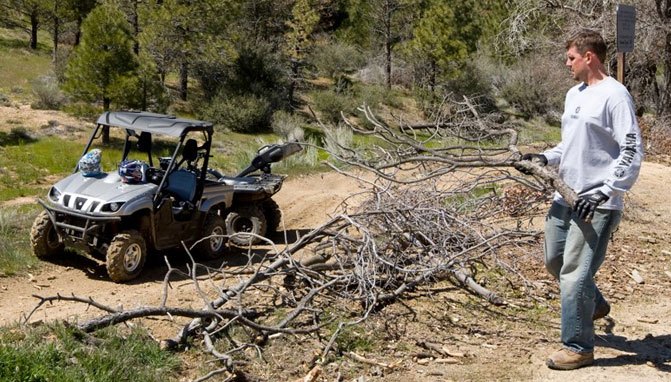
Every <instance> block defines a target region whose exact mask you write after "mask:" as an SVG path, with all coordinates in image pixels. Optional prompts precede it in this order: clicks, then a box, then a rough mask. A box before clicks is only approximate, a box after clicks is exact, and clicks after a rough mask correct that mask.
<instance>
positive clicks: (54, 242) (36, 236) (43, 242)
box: [30, 211, 65, 259]
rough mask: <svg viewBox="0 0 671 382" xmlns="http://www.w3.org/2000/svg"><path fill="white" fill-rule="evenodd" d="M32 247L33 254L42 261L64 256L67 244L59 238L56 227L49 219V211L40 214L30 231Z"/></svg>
mask: <svg viewBox="0 0 671 382" xmlns="http://www.w3.org/2000/svg"><path fill="white" fill-rule="evenodd" d="M30 245H31V247H32V248H33V253H34V254H35V256H37V257H38V258H40V259H46V258H49V257H55V256H58V255H61V254H63V251H64V250H65V244H63V242H62V241H61V239H60V238H59V237H58V232H56V227H54V223H53V222H52V221H51V219H50V218H49V214H48V213H47V211H42V212H40V214H39V215H37V217H36V218H35V221H34V222H33V226H32V228H31V229H30Z"/></svg>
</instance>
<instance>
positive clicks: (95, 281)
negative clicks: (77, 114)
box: [0, 110, 671, 382]
mask: <svg viewBox="0 0 671 382" xmlns="http://www.w3.org/2000/svg"><path fill="white" fill-rule="evenodd" d="M2 113H3V110H0V117H1V114H2ZM25 113H26V111H25V110H20V111H18V112H17V114H16V115H14V114H12V116H10V117H6V118H5V119H4V120H3V119H2V118H0V125H5V126H6V121H7V118H9V119H10V120H12V119H13V120H22V119H20V118H23V117H21V116H22V115H24V114H25ZM49 118H52V116H51V115H49V116H47V117H44V118H42V119H46V120H49ZM42 119H39V118H37V119H36V120H37V121H41V120H42ZM22 121H23V120H22ZM21 123H22V124H23V123H26V124H30V123H31V122H30V121H28V120H26V121H25V122H21ZM669 184H671V168H669V167H667V166H665V165H662V164H656V163H651V162H646V163H645V164H644V166H643V170H642V174H641V177H640V179H639V182H638V183H637V185H636V186H635V188H634V190H633V191H632V192H631V194H630V198H629V206H628V207H629V210H628V212H627V215H628V216H630V218H628V219H625V220H624V221H623V223H622V224H621V227H620V230H619V231H618V233H617V234H616V239H615V242H614V245H613V247H612V248H613V250H612V251H611V252H616V254H617V256H613V255H609V257H608V259H607V260H606V263H605V264H604V267H603V268H602V271H601V272H600V275H599V277H601V278H602V279H603V281H604V285H605V291H606V292H607V293H608V296H609V297H610V296H615V297H614V298H613V299H612V300H611V301H612V302H613V310H612V312H611V317H612V321H602V322H600V323H599V327H598V331H597V334H598V336H599V339H598V342H597V349H596V358H597V360H596V363H595V365H594V366H592V367H588V368H584V369H580V370H576V371H569V372H556V371H551V370H549V369H548V368H546V367H545V365H544V359H545V357H546V355H547V354H549V353H550V352H552V351H554V350H556V349H557V348H558V342H557V339H558V336H559V317H558V314H557V313H555V314H552V315H551V316H550V317H551V318H550V322H547V323H545V324H546V327H545V328H544V329H543V328H541V329H539V328H538V327H531V326H529V324H527V323H523V322H522V323H519V322H517V323H516V322H513V323H510V322H497V323H496V325H501V327H500V328H497V330H498V331H499V332H501V333H505V335H502V336H498V335H497V334H491V333H490V334H484V335H479V334H478V333H477V332H476V333H475V334H472V335H469V337H468V339H463V340H462V341H461V342H460V343H459V345H458V346H459V349H460V350H461V351H464V352H466V353H467V354H468V357H467V358H466V359H464V360H462V361H461V362H459V364H457V365H451V364H447V363H438V362H429V363H425V364H420V363H418V362H416V361H413V360H412V357H405V353H403V352H402V351H400V350H399V351H398V353H399V354H401V355H400V356H397V355H396V353H391V352H390V353H389V354H378V355H372V356H371V358H377V359H380V360H383V359H384V360H386V361H387V362H388V363H394V362H395V361H396V360H397V359H395V357H396V358H397V357H405V358H401V360H402V361H403V362H402V363H401V365H400V366H399V367H398V368H397V369H395V370H393V371H390V372H387V374H386V375H384V374H381V375H377V376H376V375H371V374H366V373H363V374H362V375H366V380H367V381H398V382H400V381H461V380H479V381H489V380H515V381H517V380H531V381H558V382H559V381H561V382H563V381H566V380H571V381H608V382H616V381H632V380H636V381H669V380H671V293H669V290H671V227H670V226H669V224H668V222H669V220H671V192H669V187H668V185H669ZM356 190H357V184H356V182H354V181H353V180H351V179H348V178H346V177H344V176H341V175H338V174H333V173H330V174H318V175H310V176H299V177H290V178H289V179H288V181H287V182H286V183H285V185H284V187H283V189H282V191H280V193H279V194H278V195H277V196H276V200H277V202H278V204H279V205H280V207H281V208H282V210H283V213H284V223H283V224H284V227H285V228H286V229H287V231H290V232H294V231H296V230H298V231H301V230H307V229H311V228H315V227H317V226H319V225H320V224H322V223H323V222H325V221H326V220H327V219H328V215H329V214H333V213H334V212H335V211H336V209H337V207H338V205H339V203H340V201H341V200H343V199H344V198H346V197H347V196H349V195H351V194H352V193H354V192H356ZM19 202H21V203H25V202H30V201H29V200H28V201H26V200H22V201H19ZM628 253H631V254H632V257H631V258H628V257H627V254H628ZM233 256H234V257H235V258H227V259H225V260H224V261H227V262H235V261H240V259H241V256H240V254H237V255H233ZM171 261H172V264H173V265H175V266H177V267H181V268H184V267H185V266H186V264H187V259H186V258H184V256H176V257H174V258H173V259H172V260H171ZM208 265H211V266H214V267H216V266H219V265H220V263H218V264H208ZM632 269H636V270H637V271H638V272H639V273H640V274H641V275H642V276H643V277H644V278H645V283H643V284H638V283H636V282H635V281H634V280H633V279H632V278H631V277H630V273H631V270H632ZM166 270H167V266H166V264H165V263H164V261H163V259H159V258H157V259H153V260H152V261H149V262H148V264H147V269H146V271H145V272H144V273H143V275H142V276H141V277H140V279H138V280H136V281H135V282H132V283H130V284H115V283H113V282H111V281H109V280H108V279H107V276H106V273H105V268H104V265H103V264H101V263H100V262H96V261H94V260H92V259H88V258H85V257H81V256H73V257H69V258H66V259H63V260H59V261H58V262H55V263H46V264H45V265H44V266H43V267H41V268H40V271H39V272H34V273H32V274H30V275H27V276H18V277H9V278H7V277H5V278H0V325H7V324H10V323H13V322H17V321H19V320H21V319H22V317H23V316H24V315H26V314H28V313H29V312H30V311H31V310H32V309H33V308H34V307H35V306H36V303H37V301H38V300H37V299H36V298H35V297H33V295H34V294H37V295H41V296H55V295H56V294H60V295H62V296H70V295H72V294H75V295H77V296H80V297H91V298H92V299H94V300H96V301H97V302H99V303H101V304H105V305H108V306H110V307H119V306H123V307H124V308H133V307H136V306H141V305H156V304H159V303H160V302H161V298H162V293H163V291H164V283H163V278H164V275H165V272H166ZM539 272H542V269H539ZM667 272H668V273H667ZM602 276H603V277H602ZM600 285H601V284H600ZM192 289H193V288H192V286H191V282H190V280H184V279H181V280H180V279H176V280H174V281H173V282H171V284H170V287H169V288H168V289H167V291H168V296H167V298H168V303H169V304H180V305H181V306H192V307H194V308H200V307H201V306H202V302H201V301H200V300H199V297H198V295H197V294H196V293H194V291H193V290H192ZM427 309H433V310H435V311H441V310H444V309H446V307H445V306H433V307H428V308H427ZM97 314H99V311H98V310H97V309H94V308H88V309H87V306H86V305H84V304H76V303H67V302H61V303H56V304H46V305H45V306H43V307H41V308H40V309H39V310H38V311H37V312H36V313H34V314H33V316H32V318H31V321H32V322H35V321H39V320H45V321H46V320H54V319H72V320H76V319H80V320H81V319H83V318H86V317H90V316H92V315H97ZM512 321H514V320H512ZM181 323H182V322H180V321H179V320H177V321H176V322H173V321H170V320H168V319H153V320H145V322H144V324H147V325H148V326H150V327H151V329H152V332H153V334H154V335H155V336H156V337H158V338H165V337H171V336H173V335H174V334H175V333H176V330H177V329H178V328H179V327H180V324H181ZM547 327H549V328H550V329H549V330H548V329H547ZM432 330H434V329H432V328H427V329H426V330H425V331H424V333H423V335H427V336H429V337H428V338H426V339H427V340H430V339H431V338H430V337H431V332H432ZM494 333H497V331H494ZM440 334H441V335H442V336H441V338H442V337H443V336H444V337H446V338H449V337H450V334H449V333H447V332H445V333H440ZM455 343H456V342H455ZM390 346H391V345H390ZM454 346H457V345H454ZM406 358H407V359H406ZM327 380H334V379H333V378H331V379H328V378H327Z"/></svg>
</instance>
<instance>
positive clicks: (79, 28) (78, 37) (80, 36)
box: [75, 16, 84, 46]
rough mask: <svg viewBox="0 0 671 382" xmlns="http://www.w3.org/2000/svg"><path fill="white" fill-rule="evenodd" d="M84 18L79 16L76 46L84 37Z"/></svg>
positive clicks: (76, 29)
mask: <svg viewBox="0 0 671 382" xmlns="http://www.w3.org/2000/svg"><path fill="white" fill-rule="evenodd" d="M83 22H84V20H82V18H81V16H78V17H77V28H75V46H79V41H80V40H81V39H82V23H83Z"/></svg>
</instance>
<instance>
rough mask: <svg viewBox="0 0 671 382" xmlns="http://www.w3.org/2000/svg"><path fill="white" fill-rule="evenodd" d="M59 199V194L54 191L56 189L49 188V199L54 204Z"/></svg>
mask: <svg viewBox="0 0 671 382" xmlns="http://www.w3.org/2000/svg"><path fill="white" fill-rule="evenodd" d="M60 198H61V192H60V191H58V190H57V189H56V187H51V189H50V190H49V199H51V200H52V201H54V202H57V201H58V199H60Z"/></svg>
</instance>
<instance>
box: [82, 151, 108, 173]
mask: <svg viewBox="0 0 671 382" xmlns="http://www.w3.org/2000/svg"><path fill="white" fill-rule="evenodd" d="M101 157H102V151H101V150H100V149H93V150H91V151H89V152H88V153H86V154H85V155H84V156H83V157H81V158H80V159H79V171H81V173H82V175H84V176H97V175H100V174H102V168H101V166H100V159H101Z"/></svg>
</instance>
